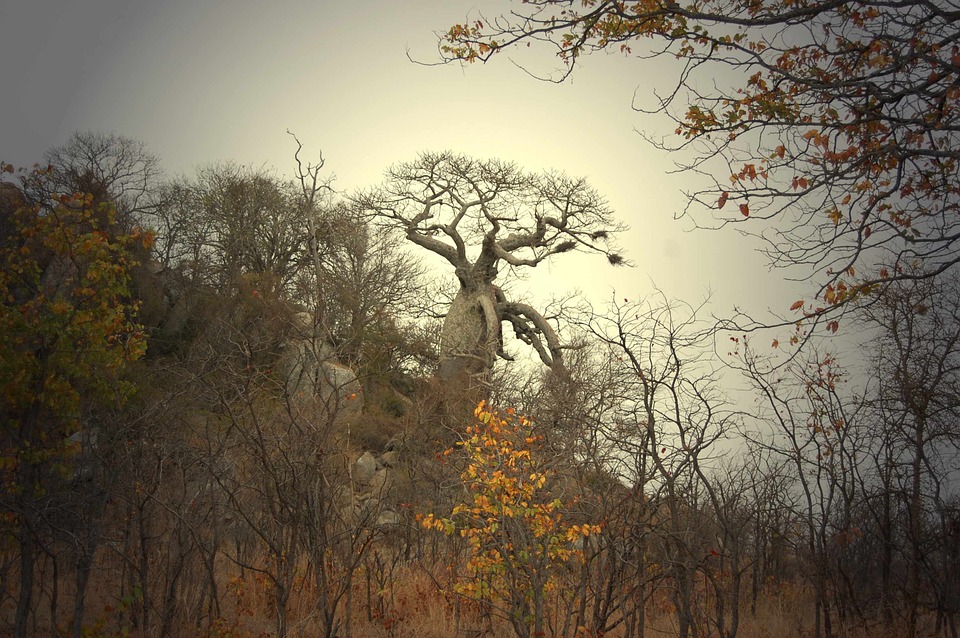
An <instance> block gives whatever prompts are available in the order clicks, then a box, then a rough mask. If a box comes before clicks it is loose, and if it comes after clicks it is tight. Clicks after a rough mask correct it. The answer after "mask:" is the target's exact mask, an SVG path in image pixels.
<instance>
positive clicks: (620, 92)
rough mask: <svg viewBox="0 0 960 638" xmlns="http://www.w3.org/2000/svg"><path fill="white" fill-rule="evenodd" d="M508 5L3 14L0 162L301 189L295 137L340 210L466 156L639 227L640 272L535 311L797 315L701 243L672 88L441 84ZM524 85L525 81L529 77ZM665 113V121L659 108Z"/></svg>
mask: <svg viewBox="0 0 960 638" xmlns="http://www.w3.org/2000/svg"><path fill="white" fill-rule="evenodd" d="M510 6H511V5H510V3H509V2H503V1H500V0H494V1H486V0H483V1H480V2H471V1H462V0H444V1H440V0H433V1H426V0H417V1H408V2H395V1H383V0H376V1H373V0H368V1H358V2H332V1H323V0H315V1H313V2H304V1H299V0H289V1H278V2H273V3H270V4H269V5H268V4H264V3H259V2H252V1H248V0H231V1H226V0H217V1H214V0H210V1H200V2H198V1H196V0H186V1H184V0H176V1H164V2H157V1H148V0H134V1H128V0H85V1H84V2H69V3H68V2H62V0H32V1H30V2H22V1H14V0H2V1H0V56H2V57H0V59H2V60H4V74H3V81H2V85H3V96H4V97H3V99H2V100H0V160H3V161H5V162H11V163H13V164H15V165H20V166H23V165H29V164H32V163H33V162H35V161H39V160H40V159H41V158H42V154H43V152H44V151H45V150H46V149H48V148H50V147H51V146H53V145H57V144H62V143H64V142H65V141H66V140H67V138H68V137H69V135H70V134H71V133H72V132H74V131H78V130H79V131H88V130H89V131H102V132H115V133H118V134H120V135H124V136H127V137H131V138H134V139H137V140H140V141H143V142H144V143H145V144H146V145H147V147H148V149H149V150H150V151H151V152H153V153H155V154H156V155H158V156H159V157H160V159H161V162H162V165H163V167H164V168H165V170H166V171H167V173H168V174H170V175H174V174H178V173H180V174H184V175H191V174H192V173H193V171H194V169H195V168H196V167H197V166H200V165H203V164H206V163H210V162H216V161H221V160H234V161H236V162H239V163H243V164H248V165H253V166H263V165H265V166H267V167H272V168H275V169H276V170H277V172H278V173H280V174H284V175H292V172H293V168H294V164H293V151H294V150H295V147H294V145H293V142H292V140H291V138H290V137H289V136H288V135H287V134H286V131H287V130H288V129H289V130H291V131H294V132H295V133H296V134H297V136H298V137H299V138H300V140H301V141H302V142H303V143H304V145H305V152H306V154H307V155H308V156H309V155H310V154H316V153H318V152H320V151H321V150H322V152H323V155H324V157H325V158H326V160H327V164H326V166H327V168H329V169H330V171H331V172H332V173H334V174H335V175H336V177H337V181H336V183H335V186H336V187H337V188H339V189H341V190H343V191H351V190H354V189H358V188H364V187H369V186H372V185H374V184H376V183H377V182H378V181H379V180H380V178H381V175H382V173H383V170H384V169H385V168H386V167H387V166H389V165H390V164H393V163H395V162H401V161H408V160H412V159H413V158H414V157H415V156H416V155H417V153H418V152H421V151H425V150H435V151H439V150H444V149H450V150H452V151H455V152H458V153H464V154H468V155H472V156H474V157H477V158H490V157H497V158H500V159H503V160H508V161H513V162H516V163H517V164H518V165H519V166H521V167H523V168H525V169H528V170H544V169H558V170H562V171H565V172H567V173H568V174H571V175H575V176H585V177H587V178H588V180H589V182H590V183H591V184H592V185H593V186H594V187H595V188H596V189H597V190H598V191H599V192H600V193H601V194H603V195H604V196H605V197H606V198H607V200H608V201H609V203H610V205H611V206H612V208H613V209H614V210H615V211H616V212H617V214H618V216H619V218H620V219H622V220H624V221H625V222H626V223H627V224H628V225H629V226H630V228H631V229H630V231H628V232H627V233H626V234H625V235H624V236H623V237H622V238H621V243H622V245H623V246H624V248H625V249H626V256H627V258H628V259H630V260H631V261H632V262H633V263H634V264H635V266H634V267H633V268H629V269H626V268H620V269H614V268H612V267H611V266H609V265H608V264H607V263H606V260H604V259H602V258H601V257H597V256H590V255H565V256H564V257H563V258H562V259H559V260H557V261H556V262H555V263H553V264H551V265H548V266H546V267H541V268H538V271H541V272H538V273H536V275H535V276H532V277H530V278H529V279H528V280H527V281H526V282H523V283H521V284H520V286H521V287H523V286H527V287H532V288H535V289H536V292H537V293H541V292H546V293H547V294H548V295H549V294H550V293H553V294H562V293H564V292H569V291H571V290H572V289H580V290H581V291H583V292H584V293H585V294H587V295H588V296H589V297H590V298H592V299H593V300H594V301H595V302H598V303H602V302H603V301H604V300H606V299H609V298H610V297H611V296H612V295H613V294H614V290H615V291H616V296H617V297H618V298H622V297H630V298H636V297H638V296H643V295H647V294H649V293H650V291H651V289H652V285H653V284H654V283H655V284H656V285H657V286H658V287H660V288H661V289H662V290H663V291H664V292H665V293H666V294H667V296H668V297H673V298H679V299H682V300H685V301H688V302H690V303H694V304H696V303H699V302H700V301H701V300H702V299H703V298H704V297H705V295H706V294H707V292H708V291H712V293H713V297H712V303H711V306H710V308H711V310H712V311H713V312H715V313H716V314H721V315H722V314H728V313H729V312H730V311H731V310H732V308H733V307H734V306H738V307H740V308H743V309H746V310H748V311H750V312H752V313H754V314H755V315H757V316H766V315H765V313H766V312H767V309H768V308H771V309H773V310H775V311H778V312H780V311H783V310H785V308H786V307H787V306H789V304H790V302H791V301H792V300H793V299H795V298H797V294H798V293H797V286H796V285H787V284H786V283H785V282H784V276H785V273H783V272H780V271H774V272H770V270H769V268H768V267H767V264H766V262H765V260H764V258H763V257H762V256H760V255H758V254H756V252H755V250H754V249H755V247H756V244H755V243H751V242H750V241H748V240H747V239H746V238H744V237H742V236H740V235H739V234H738V233H737V232H736V231H734V230H732V229H726V230H723V231H719V232H708V231H698V232H687V231H689V230H690V228H691V226H692V224H691V223H690V221H689V220H680V221H677V220H675V219H674V218H675V216H676V215H677V214H678V213H679V212H681V211H682V210H683V207H684V204H685V199H684V197H683V194H682V192H683V190H684V189H685V188H688V187H690V183H689V182H690V180H691V179H693V178H691V177H690V176H685V175H680V174H670V173H669V171H670V170H671V169H672V168H673V167H674V165H673V160H672V159H671V158H670V157H669V156H668V155H667V154H665V153H663V152H660V151H657V150H655V149H653V148H651V147H650V145H649V144H647V143H646V142H644V141H643V140H642V139H641V137H640V136H639V135H638V134H637V132H636V130H638V129H644V130H646V131H648V132H651V133H653V134H654V135H669V134H670V133H671V131H672V126H671V125H670V124H669V122H666V121H665V120H663V119H660V118H657V117H653V116H648V115H644V114H641V113H637V112H636V111H635V110H634V109H633V108H632V106H631V105H632V102H633V100H634V98H635V95H636V98H637V99H638V100H640V101H643V100H649V99H651V97H652V91H653V90H654V89H655V88H657V87H660V88H661V89H662V88H663V87H668V86H669V83H670V79H671V75H670V74H671V71H673V69H671V68H670V67H669V66H665V65H664V64H663V63H662V62H660V61H658V62H657V68H658V70H659V71H660V76H659V77H651V76H649V75H644V73H649V69H650V68H651V66H650V65H647V64H641V63H639V62H638V61H636V60H630V59H624V58H621V57H619V56H597V57H596V58H593V59H589V60H587V61H586V63H585V65H584V67H583V68H581V69H580V70H579V71H578V72H577V73H576V74H575V75H574V76H573V78H572V79H571V80H568V81H567V82H565V83H562V84H557V83H551V82H545V81H538V80H536V79H534V78H533V77H531V75H530V74H529V73H528V71H530V72H533V73H537V74H541V75H546V74H548V73H549V72H550V71H551V70H553V69H555V68H556V67H557V65H558V61H557V60H556V59H555V58H552V57H551V53H550V52H548V51H546V50H540V51H533V50H531V51H529V52H527V51H521V52H518V54H517V55H522V56H523V57H521V58H516V57H514V59H513V62H514V63H513V64H512V63H511V60H510V59H508V58H507V57H506V56H503V57H501V58H499V59H495V60H494V61H493V62H491V63H489V64H487V65H480V64H476V65H471V66H468V67H460V66H457V65H447V66H430V65H426V64H417V63H415V62H413V61H411V58H412V59H413V60H416V61H419V62H422V63H431V62H436V61H437V59H438V53H437V37H436V36H435V34H434V32H436V31H439V30H444V29H446V28H448V27H449V26H450V25H452V24H454V23H456V22H463V21H464V20H465V19H467V18H468V17H470V18H477V17H479V16H480V12H481V11H482V13H483V14H484V15H485V16H494V15H497V14H500V13H503V12H504V11H508V10H509V9H510ZM525 69H526V70H525ZM648 103H649V102H648Z"/></svg>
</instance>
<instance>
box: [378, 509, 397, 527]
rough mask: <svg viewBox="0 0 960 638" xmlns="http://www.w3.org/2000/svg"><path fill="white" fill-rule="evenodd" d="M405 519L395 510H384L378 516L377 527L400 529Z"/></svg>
mask: <svg viewBox="0 0 960 638" xmlns="http://www.w3.org/2000/svg"><path fill="white" fill-rule="evenodd" d="M401 524H403V518H402V517H401V516H400V515H399V514H397V513H396V512H394V511H393V510H384V511H382V512H380V515H379V516H377V527H399V526H400V525H401Z"/></svg>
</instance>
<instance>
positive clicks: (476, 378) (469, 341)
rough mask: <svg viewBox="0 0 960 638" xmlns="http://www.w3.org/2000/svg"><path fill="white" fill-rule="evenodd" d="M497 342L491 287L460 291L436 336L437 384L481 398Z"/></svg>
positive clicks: (495, 309)
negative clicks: (438, 364)
mask: <svg viewBox="0 0 960 638" xmlns="http://www.w3.org/2000/svg"><path fill="white" fill-rule="evenodd" d="M500 339H501V337H500V319H499V317H498V316H497V299H496V289H495V288H494V286H493V285H491V284H478V285H476V286H471V287H469V288H467V287H463V288H461V289H460V292H458V293H457V296H456V298H454V300H453V303H452V304H451V305H450V310H449V311H448V312H447V317H446V319H445V320H444V322H443V330H442V331H441V333H440V371H439V376H440V381H441V382H442V383H443V384H444V385H446V386H448V387H452V388H457V389H466V390H467V391H468V392H469V393H470V394H471V395H472V394H477V395H478V397H479V398H484V396H485V394H486V392H485V389H486V386H487V384H488V382H489V375H490V371H491V370H492V368H493V363H494V361H495V360H496V357H497V351H498V350H499V349H500V343H501V341H500Z"/></svg>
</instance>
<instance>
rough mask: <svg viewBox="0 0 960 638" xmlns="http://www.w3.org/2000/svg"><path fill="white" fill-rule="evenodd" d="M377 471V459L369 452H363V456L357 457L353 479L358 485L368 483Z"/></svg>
mask: <svg viewBox="0 0 960 638" xmlns="http://www.w3.org/2000/svg"><path fill="white" fill-rule="evenodd" d="M376 472H377V461H376V460H375V459H374V458H373V454H370V452H364V453H363V456H361V457H360V458H359V459H357V463H356V467H355V469H354V471H353V481H354V483H357V484H359V485H369V484H370V481H371V480H372V479H373V476H374V474H376Z"/></svg>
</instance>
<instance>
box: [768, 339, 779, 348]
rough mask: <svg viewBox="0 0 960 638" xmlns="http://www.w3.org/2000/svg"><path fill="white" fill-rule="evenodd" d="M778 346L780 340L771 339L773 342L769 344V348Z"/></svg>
mask: <svg viewBox="0 0 960 638" xmlns="http://www.w3.org/2000/svg"><path fill="white" fill-rule="evenodd" d="M779 346H780V342H779V341H777V340H776V339H774V340H773V343H771V344H770V347H771V348H777V347H779Z"/></svg>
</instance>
